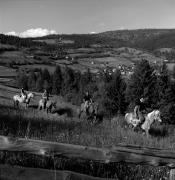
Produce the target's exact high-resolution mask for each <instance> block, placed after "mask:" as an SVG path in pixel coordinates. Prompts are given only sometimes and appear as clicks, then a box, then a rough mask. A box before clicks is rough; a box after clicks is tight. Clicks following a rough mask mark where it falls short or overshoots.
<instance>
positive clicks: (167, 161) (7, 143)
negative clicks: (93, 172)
mask: <svg viewBox="0 0 175 180" xmlns="http://www.w3.org/2000/svg"><path fill="white" fill-rule="evenodd" d="M0 150H6V151H15V152H26V153H29V154H36V155H43V156H53V155H54V156H57V155H59V156H61V155H63V156H64V157H68V158H77V159H85V160H93V161H96V162H100V163H110V162H121V161H122V162H127V163H135V164H141V165H143V164H144V165H151V166H168V167H170V168H172V170H171V173H170V177H171V180H172V179H175V176H174V169H173V168H175V152H173V151H169V150H162V149H156V148H145V147H139V146H129V145H126V146H124V145H118V146H112V147H107V148H95V147H86V146H80V145H73V144H63V143H55V142H47V141H40V140H32V139H23V138H18V139H16V138H10V137H5V136H0ZM30 171H33V170H32V169H29V170H25V172H30ZM41 171H42V170H41ZM3 172H5V171H3ZM42 172H43V173H44V171H42ZM57 173H58V176H60V172H59V171H57ZM62 173H63V172H62ZM71 173H72V174H74V173H73V172H71ZM63 174H64V173H63ZM66 174H70V172H69V173H68V172H67V173H66ZM75 174H76V173H75ZM72 176H75V177H76V175H72ZM81 177H82V178H80V176H79V179H88V176H87V178H86V177H85V176H83V175H81ZM63 179H64V178H63ZM75 179H76V178H75ZM89 179H90V178H89ZM91 179H93V177H91ZM97 179H100V178H95V180H97Z"/></svg>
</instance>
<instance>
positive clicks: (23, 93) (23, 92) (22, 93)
mask: <svg viewBox="0 0 175 180" xmlns="http://www.w3.org/2000/svg"><path fill="white" fill-rule="evenodd" d="M21 95H22V96H25V97H26V96H27V94H26V92H25V91H24V89H21Z"/></svg>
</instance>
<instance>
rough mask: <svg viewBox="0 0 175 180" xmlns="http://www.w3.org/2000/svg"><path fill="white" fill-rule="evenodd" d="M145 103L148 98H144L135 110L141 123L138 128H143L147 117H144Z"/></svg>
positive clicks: (136, 116)
mask: <svg viewBox="0 0 175 180" xmlns="http://www.w3.org/2000/svg"><path fill="white" fill-rule="evenodd" d="M145 101H146V98H143V97H142V98H141V99H140V100H139V102H138V103H137V104H136V106H135V108H134V115H135V118H136V119H139V120H140V123H139V124H138V126H141V125H142V124H143V122H144V120H145V117H144V115H145V111H146V104H145Z"/></svg>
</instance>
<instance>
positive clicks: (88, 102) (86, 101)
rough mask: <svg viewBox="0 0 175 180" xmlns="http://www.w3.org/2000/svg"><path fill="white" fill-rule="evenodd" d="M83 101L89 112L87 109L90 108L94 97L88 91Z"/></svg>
mask: <svg viewBox="0 0 175 180" xmlns="http://www.w3.org/2000/svg"><path fill="white" fill-rule="evenodd" d="M83 102H84V108H85V110H86V113H87V109H88V107H89V105H90V103H92V97H91V95H90V94H89V92H88V91H87V92H86V93H85V95H84V97H83Z"/></svg>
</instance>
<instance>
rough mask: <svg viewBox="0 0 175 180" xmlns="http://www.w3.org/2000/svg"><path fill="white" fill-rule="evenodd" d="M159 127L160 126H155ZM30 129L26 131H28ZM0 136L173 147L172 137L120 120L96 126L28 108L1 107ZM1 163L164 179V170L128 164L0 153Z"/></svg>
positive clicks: (110, 175)
mask: <svg viewBox="0 0 175 180" xmlns="http://www.w3.org/2000/svg"><path fill="white" fill-rule="evenodd" d="M157 128H159V126H158V127H157ZM27 129H29V131H28V130H27ZM0 134H3V135H8V136H14V137H25V136H26V135H28V137H29V138H33V139H41V140H47V141H55V142H63V143H72V144H80V145H86V146H96V147H104V146H112V145H117V144H119V143H123V144H133V145H139V146H150V147H157V148H169V149H175V148H174V144H172V142H173V139H174V135H171V136H164V137H149V138H147V137H146V136H145V135H143V134H141V133H139V132H134V131H133V130H132V129H128V127H127V126H126V123H125V121H124V118H123V117H116V118H113V119H112V120H107V119H106V120H104V121H103V122H102V123H100V124H97V125H95V126H92V125H89V124H88V123H87V122H86V121H85V120H84V119H82V120H81V121H79V120H78V119H77V118H73V117H67V116H61V117H60V116H59V115H57V114H54V115H53V114H50V115H47V114H46V113H45V112H38V110H35V109H31V110H25V109H21V110H19V109H14V108H12V107H10V106H6V105H5V106H4V105H3V106H2V105H1V106H0ZM0 162H1V164H10V165H19V166H24V167H35V168H46V169H58V170H71V171H75V172H79V173H83V174H88V175H92V176H98V177H103V178H115V179H160V178H164V179H167V178H168V176H169V169H168V168H166V167H154V168H153V167H151V166H140V165H133V164H127V163H123V162H122V163H108V164H103V163H97V162H93V161H86V160H78V159H68V158H65V157H60V156H56V157H54V158H53V157H45V156H39V155H31V154H25V153H24V152H7V151H0Z"/></svg>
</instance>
